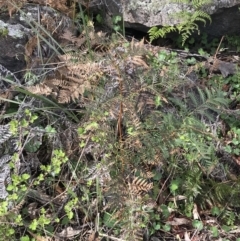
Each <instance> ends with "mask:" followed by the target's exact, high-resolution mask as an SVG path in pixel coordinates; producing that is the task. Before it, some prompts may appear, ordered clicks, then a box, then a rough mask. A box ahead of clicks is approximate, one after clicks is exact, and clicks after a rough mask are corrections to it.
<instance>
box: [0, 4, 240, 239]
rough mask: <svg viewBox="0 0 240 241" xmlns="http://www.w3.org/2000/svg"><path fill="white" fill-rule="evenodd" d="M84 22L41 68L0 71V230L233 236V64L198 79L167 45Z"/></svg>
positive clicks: (37, 234) (4, 233) (31, 234)
mask: <svg viewBox="0 0 240 241" xmlns="http://www.w3.org/2000/svg"><path fill="white" fill-rule="evenodd" d="M59 6H61V3H59ZM59 6H58V7H59ZM82 17H83V18H84V15H82ZM47 26H49V25H47ZM47 26H45V27H46V28H47ZM83 29H84V30H83V32H82V33H81V35H80V36H79V37H77V36H73V34H72V33H71V32H70V31H69V30H68V29H67V30H66V29H65V30H64V31H63V33H61V35H60V39H64V41H63V42H59V43H58V46H55V45H53V46H52V47H54V48H58V47H59V46H61V44H63V43H64V45H63V46H61V50H59V51H58V52H57V53H56V52H55V54H54V57H52V52H50V54H51V57H52V58H53V60H54V63H55V64H56V63H58V64H59V65H57V64H56V65H53V66H54V67H53V66H52V70H54V71H52V72H51V73H49V72H50V71H49V69H44V68H43V69H42V72H41V73H40V74H41V78H37V74H38V73H36V72H34V69H33V73H32V72H31V68H29V69H28V71H27V75H25V81H26V82H25V83H24V81H23V80H22V81H21V83H20V84H15V83H14V82H13V81H11V80H10V79H9V78H8V77H6V78H2V79H1V81H4V82H6V83H8V84H10V86H11V87H10V88H9V90H6V91H5V92H1V100H2V102H1V104H2V106H3V114H2V116H1V125H0V154H1V156H0V163H1V173H0V181H1V189H0V194H1V202H0V237H1V238H3V239H2V240H21V241H26V240H34V239H35V240H88V241H91V240H143V239H144V240H150V239H151V238H161V237H166V238H172V239H173V240H174V239H179V238H181V239H183V238H184V237H185V239H187V237H189V238H190V237H198V238H199V240H201V239H202V238H203V237H204V235H206V234H207V235H208V236H209V237H211V238H223V239H224V238H229V239H232V240H233V238H237V234H235V232H237V231H236V227H237V226H238V225H239V212H238V210H239V200H238V197H239V194H240V193H239V186H240V182H239V171H240V170H239V160H238V159H239V141H240V133H239V126H238V125H237V121H236V119H239V110H238V109H237V107H236V106H237V104H236V105H235V106H234V107H233V106H232V102H233V101H236V102H237V101H239V99H238V96H239V88H238V85H237V84H236V78H238V76H239V74H236V76H235V77H232V79H231V78H229V79H228V80H221V81H219V82H218V84H219V86H218V85H216V82H215V80H214V79H211V77H209V78H210V80H209V84H204V85H203V84H200V80H204V78H202V77H201V75H200V71H199V73H198V72H197V73H196V74H197V75H198V80H199V82H197V81H193V80H191V79H190V78H189V77H187V74H186V73H188V72H189V71H191V70H192V68H191V66H189V64H188V62H187V59H181V57H180V56H179V55H178V53H176V52H173V51H169V50H165V51H163V50H162V49H161V48H159V49H157V51H156V50H153V49H152V47H151V46H149V45H145V44H144V42H143V41H139V42H138V41H134V40H132V42H127V41H126V39H125V38H124V37H122V36H121V35H120V34H118V33H115V34H113V35H111V36H107V35H106V34H104V33H102V32H97V33H96V32H95V31H94V25H93V23H92V22H91V21H90V20H89V21H88V22H87V23H86V24H85V25H84V26H83ZM39 31H40V30H39ZM48 31H50V30H49V29H45V30H44V31H40V32H39V35H42V37H39V39H38V40H39V41H40V42H41V41H45V39H47V38H48V37H49V34H47V33H48ZM46 32H47V33H46ZM59 34H60V33H59ZM34 38H35V36H33V39H31V41H32V42H31V44H29V43H28V45H27V46H26V47H28V50H29V49H32V50H33V49H35V48H37V47H38V44H39V42H38V41H35V40H34ZM33 40H34V41H33ZM66 42H67V44H66ZM29 45H30V46H29ZM69 46H71V48H69ZM72 46H73V47H72ZM59 52H61V54H59ZM46 57H49V56H46ZM29 61H30V60H29ZM41 61H43V63H45V62H44V61H45V60H44V59H43V58H42V59H41ZM47 63H48V62H47ZM28 66H31V61H30V62H29V63H28ZM196 71H198V70H196ZM43 73H44V74H43ZM31 76H34V85H32V84H31V83H33V82H31V81H29V78H31ZM42 76H43V77H42ZM215 77H216V76H215ZM217 77H218V78H219V79H221V78H220V76H217ZM39 79H41V80H40V81H38V80H39ZM211 81H212V82H213V83H215V85H214V84H211ZM220 83H221V84H220ZM226 84H233V85H234V94H233V95H229V93H227V92H226V91H225V90H224V87H225V85H226ZM12 90H14V91H15V92H16V95H6V93H9V92H11V91H12ZM4 108H5V109H4ZM208 220H211V222H210V221H209V222H208ZM212 220H213V221H212ZM229 231H232V234H228V232H229ZM234 231H235V232H234ZM212 240H214V239H212Z"/></svg>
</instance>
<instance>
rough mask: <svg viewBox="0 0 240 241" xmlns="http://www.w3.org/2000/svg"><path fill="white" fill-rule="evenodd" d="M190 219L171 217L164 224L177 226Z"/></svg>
mask: <svg viewBox="0 0 240 241" xmlns="http://www.w3.org/2000/svg"><path fill="white" fill-rule="evenodd" d="M189 223H191V221H190V220H189V219H187V218H173V220H172V221H167V222H166V224H169V225H171V226H179V225H184V224H189Z"/></svg>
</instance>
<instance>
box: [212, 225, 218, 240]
mask: <svg viewBox="0 0 240 241" xmlns="http://www.w3.org/2000/svg"><path fill="white" fill-rule="evenodd" d="M210 229H211V231H212V234H213V237H214V238H217V237H218V235H219V232H218V229H217V227H215V226H213V227H211V228H210Z"/></svg>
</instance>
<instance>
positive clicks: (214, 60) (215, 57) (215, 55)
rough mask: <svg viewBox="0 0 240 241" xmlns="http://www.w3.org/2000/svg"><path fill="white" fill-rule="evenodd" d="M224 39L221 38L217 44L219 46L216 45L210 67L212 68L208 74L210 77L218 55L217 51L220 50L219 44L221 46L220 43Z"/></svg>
mask: <svg viewBox="0 0 240 241" xmlns="http://www.w3.org/2000/svg"><path fill="white" fill-rule="evenodd" d="M224 37H225V36H222V38H221V40H220V42H219V44H218V47H217V50H216V52H215V54H214V57H213V65H212V67H211V68H210V73H209V75H210V76H211V75H212V72H213V69H214V66H215V63H216V60H217V54H218V52H219V49H220V46H221V44H222V41H223V39H224Z"/></svg>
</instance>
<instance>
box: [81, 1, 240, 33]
mask: <svg viewBox="0 0 240 241" xmlns="http://www.w3.org/2000/svg"><path fill="white" fill-rule="evenodd" d="M82 1H83V0H82ZM80 2H81V1H80ZM100 2H101V3H102V5H101V4H100V3H99V1H98V2H97V1H92V3H91V6H92V7H95V8H96V7H98V8H101V9H102V8H103V7H105V9H106V10H107V12H108V14H109V15H110V16H114V15H120V14H123V17H124V21H125V26H126V27H128V28H134V29H136V30H140V31H145V32H146V31H147V30H148V29H149V28H151V27H153V26H172V25H176V24H178V23H180V22H181V18H179V17H177V14H178V13H180V12H182V11H188V12H193V11H194V10H193V6H192V5H191V4H184V3H174V2H177V1H174V0H161V1H160V0H142V1H138V0H104V1H100ZM178 2H179V1H178ZM189 2H191V1H189ZM193 2H194V1H193ZM206 2H207V1H206ZM208 2H209V3H206V4H205V5H204V6H202V7H201V9H202V10H204V11H205V12H206V13H208V14H210V15H211V16H212V23H211V24H209V23H208V24H207V28H206V32H207V33H209V34H210V35H214V36H222V35H224V34H239V33H240V28H239V22H240V11H239V9H238V6H240V0H209V1H208Z"/></svg>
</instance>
